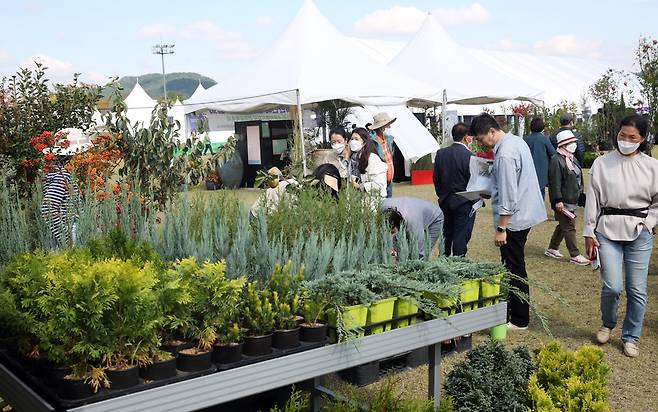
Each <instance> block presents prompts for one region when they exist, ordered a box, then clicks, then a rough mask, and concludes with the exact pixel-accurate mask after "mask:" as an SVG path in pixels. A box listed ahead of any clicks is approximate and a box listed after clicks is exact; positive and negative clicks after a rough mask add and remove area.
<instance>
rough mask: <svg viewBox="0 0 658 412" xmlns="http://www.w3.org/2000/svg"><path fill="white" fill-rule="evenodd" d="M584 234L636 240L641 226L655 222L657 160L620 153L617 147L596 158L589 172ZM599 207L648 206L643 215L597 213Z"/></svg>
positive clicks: (657, 193) (656, 213)
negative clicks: (644, 215) (647, 212)
mask: <svg viewBox="0 0 658 412" xmlns="http://www.w3.org/2000/svg"><path fill="white" fill-rule="evenodd" d="M589 174H590V180H589V188H588V189H587V204H586V205H585V219H584V229H583V235H584V236H587V237H595V232H598V233H600V234H601V235H603V236H605V237H606V238H608V239H610V240H616V241H629V240H635V239H637V237H638V236H639V235H640V232H641V230H642V225H644V226H646V227H647V228H648V229H649V230H651V229H653V227H654V226H656V223H658V160H656V159H653V158H651V157H649V156H647V155H645V154H638V155H635V156H632V157H628V156H623V155H622V154H620V153H619V152H618V151H617V150H613V151H611V152H610V153H608V154H606V155H604V156H601V157H599V158H598V159H596V160H595V161H594V164H593V165H592V168H591V169H590V171H589ZM602 207H613V208H617V209H639V208H645V207H648V208H649V215H648V216H647V217H646V218H644V219H643V218H640V217H634V216H615V215H605V216H600V214H601V208H602Z"/></svg>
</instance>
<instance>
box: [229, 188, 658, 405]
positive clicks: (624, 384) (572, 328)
mask: <svg viewBox="0 0 658 412" xmlns="http://www.w3.org/2000/svg"><path fill="white" fill-rule="evenodd" d="M258 193H259V192H258V191H255V190H250V189H242V190H239V191H237V193H236V194H237V195H238V196H239V197H240V198H241V199H243V200H244V201H245V203H247V204H251V202H253V201H254V200H255V198H256V197H257V196H258ZM393 194H394V196H413V197H418V198H422V199H426V200H429V201H432V202H433V201H435V199H436V198H435V195H434V187H433V186H432V185H421V186H410V185H409V184H398V185H396V186H395V188H394V190H393ZM547 208H548V204H547ZM552 214H553V213H552V211H549V219H551V220H549V221H547V222H544V223H542V224H540V225H538V226H536V227H534V228H533V229H532V230H531V231H530V235H529V237H528V243H527V245H526V263H527V270H528V274H529V276H530V278H532V279H534V280H536V281H538V282H541V283H543V284H544V285H546V286H548V287H549V288H551V289H552V290H553V291H555V292H557V293H559V294H560V295H561V297H562V298H563V300H564V301H565V302H566V303H562V302H559V301H557V300H556V299H555V298H553V297H551V296H549V295H547V294H546V293H544V292H542V291H540V290H537V289H536V288H534V289H531V291H530V293H531V299H533V301H534V302H535V303H536V304H537V305H538V306H539V308H540V310H541V311H542V312H543V314H544V315H545V316H546V317H547V318H548V320H549V322H550V329H551V333H552V334H553V335H554V337H555V339H557V340H559V341H560V342H562V345H563V347H565V348H569V349H575V348H577V347H578V346H580V345H583V344H592V343H593V338H594V332H595V331H596V330H597V329H598V328H599V326H600V324H601V321H600V314H599V293H600V279H599V272H598V271H596V272H595V271H592V269H591V268H590V267H589V266H586V267H579V266H576V265H572V264H570V263H568V260H567V261H556V260H553V259H550V258H547V257H545V256H544V249H545V248H546V247H547V245H548V241H549V239H550V237H551V235H552V233H553V229H554V227H555V226H556V224H557V223H556V222H555V221H553V220H552ZM577 223H578V224H577V230H578V233H579V234H580V233H582V211H581V213H580V216H579V217H578V219H577ZM493 235H494V233H493V223H492V216H491V208H490V205H489V204H487V207H485V208H484V209H481V210H480V211H479V213H478V215H477V218H476V221H475V228H474V230H473V236H472V239H471V242H470V244H469V252H468V257H470V258H472V259H474V260H492V261H499V260H500V254H499V251H498V248H497V247H495V246H494V244H493ZM579 241H580V243H579V246H580V247H581V252H582V253H584V241H583V240H582V237H579ZM562 252H563V254H565V255H568V253H567V251H566V246H565V245H564V244H562ZM657 289H658V264H657V262H656V245H654V253H653V255H652V261H651V265H650V269H649V286H648V292H649V297H648V304H647V311H646V315H645V322H644V329H643V333H642V340H641V342H640V356H639V357H638V358H636V359H630V358H627V357H625V356H624V355H623V354H622V352H621V339H620V329H619V328H617V329H615V330H614V332H613V339H612V341H611V343H609V344H607V345H605V346H603V350H604V352H605V359H606V361H607V362H608V363H609V364H610V366H611V368H612V371H611V373H610V383H609V401H610V404H611V405H612V408H613V410H619V411H630V410H633V411H652V410H653V411H655V410H658V380H656V379H655V376H654V373H656V370H657V369H658V307H657V306H656V303H655V297H656V293H657ZM625 302H626V301H625V298H624V297H622V301H621V302H620V305H619V326H620V327H621V323H622V321H623V316H624V313H625V306H626V303H625ZM487 338H488V336H487V335H485V334H480V335H477V336H475V339H474V341H477V342H479V341H483V340H485V339H487ZM550 340H552V337H551V336H549V335H548V334H547V333H546V332H545V331H544V330H543V329H542V328H541V326H540V324H539V321H538V320H537V319H536V318H534V319H532V320H531V322H530V328H529V330H528V331H523V332H510V333H508V343H509V344H510V345H527V346H529V347H530V348H531V349H534V348H537V347H538V346H540V345H542V344H543V343H546V342H548V341H550ZM462 357H463V356H459V355H455V356H451V357H449V358H447V359H445V360H444V362H443V364H442V367H443V371H444V374H445V373H446V372H447V371H449V370H450V368H451V367H452V365H454V363H455V362H457V361H459V360H461V358H462ZM395 379H396V380H397V384H396V389H397V390H398V391H399V392H400V394H402V396H404V397H409V398H418V399H422V398H423V397H424V396H426V393H427V368H426V367H420V368H416V369H415V370H411V371H408V372H404V373H401V374H399V375H397V376H396V377H395ZM331 381H332V383H331V385H332V386H340V385H341V384H340V382H338V381H336V380H334V379H331ZM377 387H378V384H373V385H370V386H367V387H364V388H362V389H361V390H362V391H364V392H366V393H368V392H372V391H374V390H376V389H377Z"/></svg>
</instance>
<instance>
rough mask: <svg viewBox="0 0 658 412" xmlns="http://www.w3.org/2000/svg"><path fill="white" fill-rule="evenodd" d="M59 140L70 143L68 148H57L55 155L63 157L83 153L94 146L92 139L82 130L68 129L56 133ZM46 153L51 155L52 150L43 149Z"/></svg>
mask: <svg viewBox="0 0 658 412" xmlns="http://www.w3.org/2000/svg"><path fill="white" fill-rule="evenodd" d="M55 137H56V138H57V139H63V140H68V141H69V146H68V147H62V146H55V147H54V148H53V153H54V154H56V155H61V156H70V155H74V154H76V153H82V152H84V151H86V150H88V149H89V148H91V147H92V146H93V143H92V142H91V139H90V137H89V136H88V135H87V134H85V132H83V131H82V130H81V129H76V128H74V127H67V128H66V129H62V130H59V131H58V132H57V133H55ZM43 152H44V153H49V152H50V148H45V149H43Z"/></svg>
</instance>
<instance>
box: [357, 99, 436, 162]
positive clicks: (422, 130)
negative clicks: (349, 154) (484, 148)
mask: <svg viewBox="0 0 658 412" xmlns="http://www.w3.org/2000/svg"><path fill="white" fill-rule="evenodd" d="M379 112H386V113H388V114H389V115H390V116H391V117H395V118H396V120H395V122H394V123H393V124H392V125H391V134H392V135H393V136H394V137H395V144H396V145H397V146H398V148H400V152H402V155H403V156H404V158H405V160H407V161H409V162H411V163H414V162H416V161H417V160H418V159H420V158H421V157H423V156H425V155H427V154H429V153H436V151H437V150H439V144H438V143H437V142H436V140H435V139H434V137H433V136H432V135H431V134H430V132H429V130H427V128H426V127H425V126H424V125H423V124H422V123H421V122H419V121H418V119H417V118H416V116H414V114H413V113H412V112H411V110H409V108H407V107H406V106H386V107H381V106H380V107H377V106H365V107H355V108H353V109H352V113H351V114H350V115H348V117H347V121H348V122H353V123H355V124H356V125H357V126H363V125H365V124H366V123H372V122H373V119H372V118H373V116H374V115H375V114H377V113H379Z"/></svg>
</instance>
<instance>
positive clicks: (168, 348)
mask: <svg viewBox="0 0 658 412" xmlns="http://www.w3.org/2000/svg"><path fill="white" fill-rule="evenodd" d="M194 345H195V343H194V342H192V341H189V342H184V341H177V340H176V341H169V342H166V343H165V344H163V345H162V346H160V349H162V350H163V351H165V352H169V353H171V354H172V355H176V354H177V353H178V352H180V351H182V350H183V349H190V348H192V347H194Z"/></svg>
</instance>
